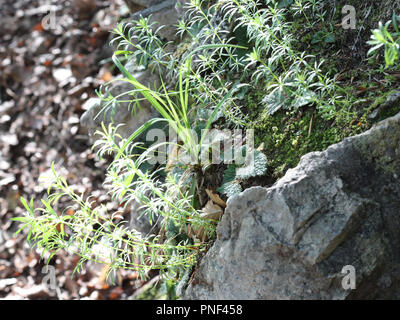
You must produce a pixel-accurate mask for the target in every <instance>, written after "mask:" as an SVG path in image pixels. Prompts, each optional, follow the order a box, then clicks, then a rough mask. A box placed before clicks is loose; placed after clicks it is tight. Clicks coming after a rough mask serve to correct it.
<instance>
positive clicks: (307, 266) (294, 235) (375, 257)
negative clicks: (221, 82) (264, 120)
mask: <svg viewBox="0 0 400 320" xmlns="http://www.w3.org/2000/svg"><path fill="white" fill-rule="evenodd" d="M399 141H400V114H398V115H396V116H395V117H392V118H389V119H386V120H385V121H383V122H381V123H379V124H378V125H376V126H375V127H373V128H372V129H370V130H369V131H367V132H365V133H363V134H361V135H358V136H354V137H350V138H347V139H345V140H344V141H343V142H341V143H339V144H335V145H332V146H330V147H329V148H328V149H327V150H326V151H323V152H313V153H309V154H307V155H305V156H303V157H302V158H301V161H300V163H299V165H298V166H297V167H296V168H294V169H290V170H288V172H287V173H286V175H285V176H284V177H283V178H282V179H281V180H279V181H278V182H277V183H276V184H275V185H274V186H272V187H270V188H262V187H253V188H250V189H247V190H245V191H244V192H243V193H241V194H240V195H238V196H235V197H232V198H231V199H229V200H228V203H227V208H226V211H225V214H224V216H223V217H222V220H221V221H220V223H219V225H218V227H217V235H218V239H217V240H216V241H215V243H214V244H213V246H212V247H211V249H210V250H209V251H208V253H207V254H206V255H205V256H204V257H203V259H202V260H201V262H200V265H199V267H198V270H197V272H196V273H195V275H194V280H192V281H191V283H189V285H188V287H187V289H186V291H185V294H184V295H183V299H399V298H400V282H399V279H400V278H399V271H400V232H399V230H400V215H399V212H400V183H399V176H400V144H399ZM346 265H351V266H354V268H355V270H356V288H355V289H354V290H353V289H347V290H345V289H344V288H343V286H342V281H343V277H344V276H345V274H342V269H343V267H344V266H346Z"/></svg>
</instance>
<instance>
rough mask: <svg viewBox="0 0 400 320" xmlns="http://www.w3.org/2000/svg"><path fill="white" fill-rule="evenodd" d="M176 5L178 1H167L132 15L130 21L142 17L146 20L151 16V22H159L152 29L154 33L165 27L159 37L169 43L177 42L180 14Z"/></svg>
mask: <svg viewBox="0 0 400 320" xmlns="http://www.w3.org/2000/svg"><path fill="white" fill-rule="evenodd" d="M134 1H136V0H134ZM175 5H176V0H165V1H164V2H161V3H158V4H156V5H153V6H149V7H148V8H147V9H144V10H141V11H138V12H136V13H134V14H132V15H131V17H130V18H129V20H130V21H132V20H138V19H140V17H143V18H146V17H150V16H151V19H150V21H151V22H157V23H156V24H154V26H153V27H152V29H153V31H155V30H156V29H158V28H160V26H163V28H162V29H161V30H160V31H159V32H158V34H159V36H160V37H161V38H164V39H166V40H167V41H175V40H177V29H176V27H175V25H176V24H177V22H178V19H179V13H178V10H177V9H176V8H175Z"/></svg>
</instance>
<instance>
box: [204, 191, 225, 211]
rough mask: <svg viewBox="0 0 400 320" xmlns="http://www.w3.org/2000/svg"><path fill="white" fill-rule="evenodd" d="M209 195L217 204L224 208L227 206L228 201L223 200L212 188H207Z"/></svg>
mask: <svg viewBox="0 0 400 320" xmlns="http://www.w3.org/2000/svg"><path fill="white" fill-rule="evenodd" d="M206 192H207V195H208V196H209V198H210V199H211V200H212V201H213V202H214V203H216V204H217V205H219V206H221V207H222V208H226V202H225V201H224V200H222V199H221V198H220V197H219V195H217V194H216V193H214V192H213V191H212V190H210V189H206Z"/></svg>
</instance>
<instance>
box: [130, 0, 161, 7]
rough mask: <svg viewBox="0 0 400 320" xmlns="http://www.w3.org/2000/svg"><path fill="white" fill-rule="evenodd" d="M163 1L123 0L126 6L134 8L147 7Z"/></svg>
mask: <svg viewBox="0 0 400 320" xmlns="http://www.w3.org/2000/svg"><path fill="white" fill-rule="evenodd" d="M163 1H164V0H125V3H126V5H127V6H128V8H130V9H132V8H136V7H137V6H141V7H145V8H148V7H151V6H154V5H156V4H159V3H161V2H163Z"/></svg>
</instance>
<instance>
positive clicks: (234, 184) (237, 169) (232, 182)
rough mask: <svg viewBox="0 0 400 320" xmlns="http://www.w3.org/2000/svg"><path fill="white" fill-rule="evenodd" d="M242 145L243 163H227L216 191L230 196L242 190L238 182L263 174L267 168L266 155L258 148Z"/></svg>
mask: <svg viewBox="0 0 400 320" xmlns="http://www.w3.org/2000/svg"><path fill="white" fill-rule="evenodd" d="M246 149H247V148H246V146H243V148H242V152H243V153H244V157H245V164H244V165H241V166H240V165H235V164H230V165H228V167H227V169H226V170H225V172H224V177H223V182H222V185H221V187H219V188H218V189H217V191H219V192H221V193H223V194H225V195H226V196H228V197H232V196H234V195H236V194H239V193H240V192H242V191H243V189H242V187H241V185H240V182H241V181H245V180H248V179H250V178H253V177H257V176H263V175H264V174H265V173H266V171H267V168H268V162H267V157H266V156H265V155H264V154H263V153H262V152H261V151H259V150H251V151H250V150H249V151H250V152H247V150H246Z"/></svg>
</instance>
